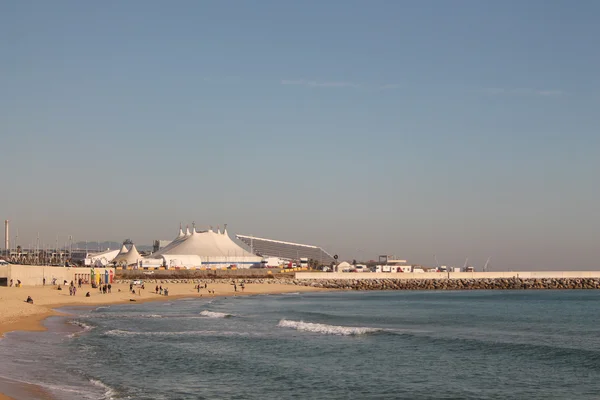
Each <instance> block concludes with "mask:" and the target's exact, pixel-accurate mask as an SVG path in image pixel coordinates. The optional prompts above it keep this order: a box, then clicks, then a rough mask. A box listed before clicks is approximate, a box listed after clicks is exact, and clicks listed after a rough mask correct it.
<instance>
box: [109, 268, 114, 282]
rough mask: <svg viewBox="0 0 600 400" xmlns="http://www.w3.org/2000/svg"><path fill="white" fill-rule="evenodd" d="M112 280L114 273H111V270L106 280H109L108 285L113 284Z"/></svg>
mask: <svg viewBox="0 0 600 400" xmlns="http://www.w3.org/2000/svg"><path fill="white" fill-rule="evenodd" d="M114 278H115V273H114V272H113V270H112V269H111V270H110V274H109V278H108V279H109V280H108V283H113V280H114Z"/></svg>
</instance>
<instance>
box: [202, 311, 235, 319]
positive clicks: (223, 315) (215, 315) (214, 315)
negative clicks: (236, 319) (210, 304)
mask: <svg viewBox="0 0 600 400" xmlns="http://www.w3.org/2000/svg"><path fill="white" fill-rule="evenodd" d="M200 315H202V316H204V317H208V318H229V317H233V314H226V313H220V312H214V311H208V310H204V311H202V312H201V313H200Z"/></svg>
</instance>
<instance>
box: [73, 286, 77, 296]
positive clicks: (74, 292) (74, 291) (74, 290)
mask: <svg viewBox="0 0 600 400" xmlns="http://www.w3.org/2000/svg"><path fill="white" fill-rule="evenodd" d="M76 293H77V288H76V287H75V286H73V296H75V294H76Z"/></svg>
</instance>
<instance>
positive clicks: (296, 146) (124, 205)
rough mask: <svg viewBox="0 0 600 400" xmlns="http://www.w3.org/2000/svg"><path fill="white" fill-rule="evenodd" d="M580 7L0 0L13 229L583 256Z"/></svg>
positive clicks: (594, 45)
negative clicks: (221, 230) (183, 230)
mask: <svg viewBox="0 0 600 400" xmlns="http://www.w3.org/2000/svg"><path fill="white" fill-rule="evenodd" d="M599 19H600V2H598V1H593V0H588V1H586V0H581V1H576V2H569V1H534V0H531V1H495V2H493V1H475V0H474V1H458V0H457V1H414V2H408V1H375V0H373V1H285V0H273V1H172V2H167V1H133V0H132V1H102V2H82V1H58V0H57V1H47V2H45V1H25V0H15V1H6V0H5V1H2V2H0V37H2V41H0V146H1V150H2V153H1V155H0V167H1V170H2V171H3V172H2V175H1V176H2V184H1V185H2V193H1V195H0V214H1V215H0V217H1V218H2V219H5V218H8V219H10V220H11V221H12V225H13V234H12V235H11V236H14V233H15V230H16V228H18V229H19V235H20V242H21V244H22V245H26V244H27V243H29V242H33V241H34V240H35V237H36V236H37V232H38V231H39V232H40V236H41V237H42V240H43V241H45V242H46V243H54V240H55V238H56V236H57V235H60V238H61V239H60V241H61V242H64V241H65V240H66V237H67V235H69V234H71V235H74V236H75V239H76V240H90V241H96V240H104V239H107V240H108V239H113V240H122V239H124V238H128V237H129V238H131V239H133V240H134V241H135V242H137V243H140V244H149V243H150V242H151V240H152V239H159V238H160V239H169V238H172V237H173V236H174V235H175V234H176V231H177V229H178V225H179V222H180V221H183V223H184V224H185V223H191V222H192V221H196V223H197V224H198V225H199V226H200V227H204V226H207V225H209V224H212V225H215V226H216V225H218V224H221V225H222V224H223V223H228V224H229V227H230V230H231V232H232V233H233V232H235V233H242V234H254V235H256V236H263V237H268V238H274V239H281V240H290V241H300V242H308V243H314V244H319V245H322V246H326V248H327V249H329V250H330V251H331V252H334V253H339V254H340V256H342V257H343V258H353V257H357V258H363V259H368V258H375V257H376V256H377V255H378V254H397V255H399V256H402V257H406V258H408V259H409V261H412V262H415V263H422V264H426V265H427V264H433V255H434V254H436V255H437V258H438V259H439V260H440V262H441V263H443V264H448V265H452V264H455V265H458V266H462V264H463V262H464V259H465V258H466V257H467V256H469V257H470V258H469V259H470V261H471V262H472V263H473V265H474V266H476V267H478V266H481V265H482V264H483V263H484V262H485V260H486V259H487V257H488V256H492V265H493V267H494V268H496V269H509V268H512V269H548V268H552V269H556V268H568V269H579V268H594V267H598V266H599V265H598V264H599V263H598V256H599V253H598V248H599V246H598V244H599V238H600V211H599V207H598V204H599V200H600V189H599V187H600V185H599V184H598V182H599V178H598V172H599V171H600V161H599V160H600V135H599V134H600V131H599V128H600V123H599V122H600V94H599V93H600V73H599V71H600V52H599V51H598V40H599V38H600V24H599V23H598V21H599Z"/></svg>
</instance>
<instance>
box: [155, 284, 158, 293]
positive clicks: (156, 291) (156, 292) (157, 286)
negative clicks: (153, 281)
mask: <svg viewBox="0 0 600 400" xmlns="http://www.w3.org/2000/svg"><path fill="white" fill-rule="evenodd" d="M155 290H156V294H158V285H156V289H155Z"/></svg>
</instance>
